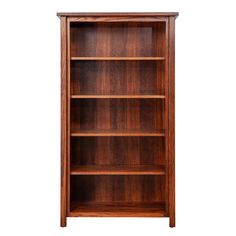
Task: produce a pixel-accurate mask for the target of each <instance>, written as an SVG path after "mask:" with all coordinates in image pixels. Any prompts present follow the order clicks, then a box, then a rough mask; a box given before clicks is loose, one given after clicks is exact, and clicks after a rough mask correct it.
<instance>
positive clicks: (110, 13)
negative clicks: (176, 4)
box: [57, 12, 179, 17]
mask: <svg viewBox="0 0 236 236" xmlns="http://www.w3.org/2000/svg"><path fill="white" fill-rule="evenodd" d="M178 15H179V13H178V12H57V16H59V17H63V16H68V17H69V16H74V17H80V16H107V17H109V16H131V17H132V16H156V17H167V16H174V17H177V16H178Z"/></svg>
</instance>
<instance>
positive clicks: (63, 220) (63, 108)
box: [61, 17, 67, 227]
mask: <svg viewBox="0 0 236 236" xmlns="http://www.w3.org/2000/svg"><path fill="white" fill-rule="evenodd" d="M66 29H67V26H66V17H61V227H65V226H66V207H67V205H66V202H67V60H66V58H67V57H66V54H67V50H66V47H67V40H66Z"/></svg>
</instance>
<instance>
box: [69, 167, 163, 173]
mask: <svg viewBox="0 0 236 236" xmlns="http://www.w3.org/2000/svg"><path fill="white" fill-rule="evenodd" d="M70 173H71V175H165V170H164V167H163V166H154V165H150V166H148V165H136V166H131V165H130V166H123V165H120V166H118V165H113V166H112V165H103V166H101V165H86V166H81V165H79V166H75V165H74V166H73V167H72V168H71V172H70Z"/></svg>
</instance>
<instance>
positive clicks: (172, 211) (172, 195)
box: [168, 17, 175, 227]
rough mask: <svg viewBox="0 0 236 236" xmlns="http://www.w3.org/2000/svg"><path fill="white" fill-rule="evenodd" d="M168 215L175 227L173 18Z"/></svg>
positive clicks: (171, 34)
mask: <svg viewBox="0 0 236 236" xmlns="http://www.w3.org/2000/svg"><path fill="white" fill-rule="evenodd" d="M168 28H169V215H170V227H175V18H174V17H170V19H169V27H168Z"/></svg>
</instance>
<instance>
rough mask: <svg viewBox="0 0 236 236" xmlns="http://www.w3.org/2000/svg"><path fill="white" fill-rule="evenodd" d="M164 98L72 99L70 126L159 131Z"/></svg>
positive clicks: (77, 129)
mask: <svg viewBox="0 0 236 236" xmlns="http://www.w3.org/2000/svg"><path fill="white" fill-rule="evenodd" d="M163 110H164V101H162V100H158V99H82V100H73V101H72V102H71V111H72V113H71V129H72V132H77V131H80V130H162V129H164V117H163V114H164V113H163Z"/></svg>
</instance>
